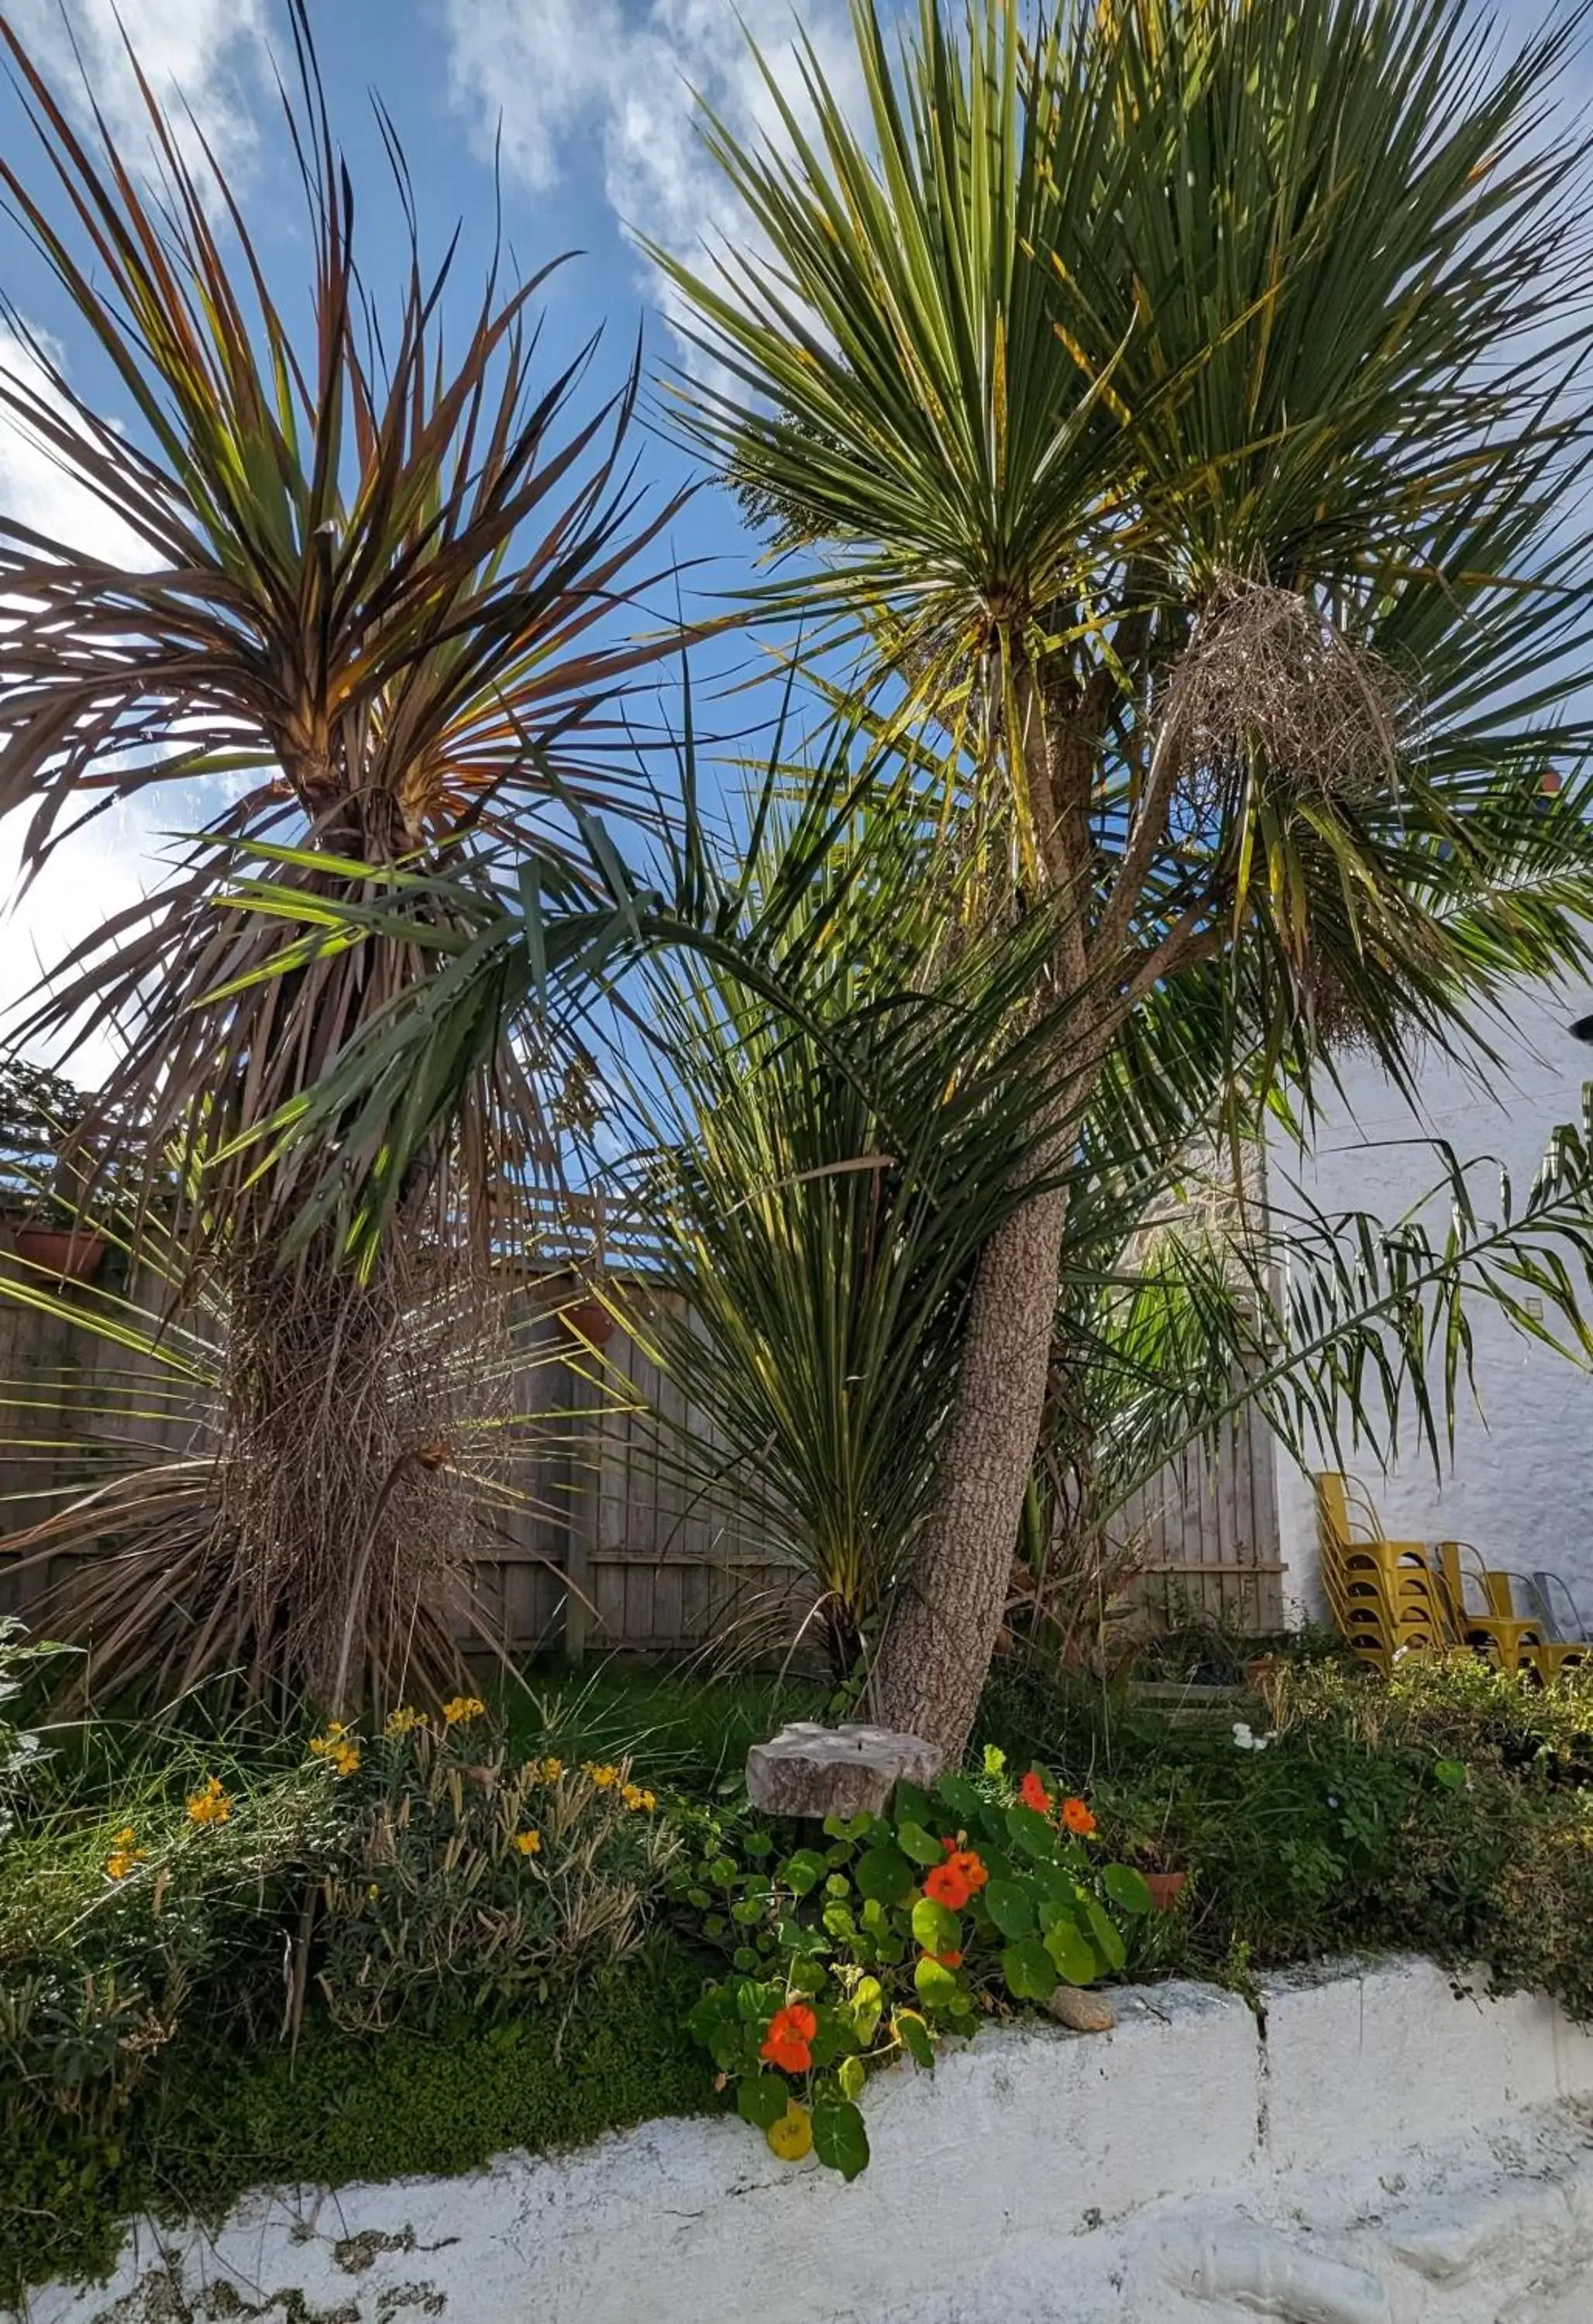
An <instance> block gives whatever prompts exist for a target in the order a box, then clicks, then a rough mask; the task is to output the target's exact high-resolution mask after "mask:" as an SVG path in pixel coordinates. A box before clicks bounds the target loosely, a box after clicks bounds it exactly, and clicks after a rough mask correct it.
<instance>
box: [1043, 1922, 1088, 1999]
mask: <svg viewBox="0 0 1593 2324" xmlns="http://www.w3.org/2000/svg"><path fill="white" fill-rule="evenodd" d="M1045 1950H1046V1952H1047V1953H1048V1954H1049V1956H1050V1958H1051V1960H1052V1961H1053V1962H1054V1963H1055V1964H1056V1968H1057V1969H1058V1971H1059V1973H1060V1975H1061V1976H1062V1977H1064V1978H1066V1979H1067V1981H1068V1983H1069V1984H1070V1985H1093V1984H1094V1983H1095V1981H1096V1978H1097V1977H1098V1975H1099V1973H1100V1972H1099V1969H1098V1966H1097V1962H1096V1957H1095V1950H1094V1948H1093V1947H1092V1946H1091V1944H1090V1942H1089V1941H1088V1938H1087V1937H1086V1936H1085V1934H1084V1932H1083V1931H1082V1929H1080V1928H1079V1926H1078V1924H1077V1923H1075V1922H1072V1921H1058V1922H1057V1923H1056V1924H1055V1926H1054V1927H1052V1928H1050V1929H1048V1930H1047V1931H1046V1932H1045ZM1055 1982H1056V1979H1055V1978H1052V1980H1051V1983H1052V1984H1053V1985H1054V1983H1055ZM1046 1989H1047V1991H1048V1992H1049V1991H1050V1987H1047V1988H1046Z"/></svg>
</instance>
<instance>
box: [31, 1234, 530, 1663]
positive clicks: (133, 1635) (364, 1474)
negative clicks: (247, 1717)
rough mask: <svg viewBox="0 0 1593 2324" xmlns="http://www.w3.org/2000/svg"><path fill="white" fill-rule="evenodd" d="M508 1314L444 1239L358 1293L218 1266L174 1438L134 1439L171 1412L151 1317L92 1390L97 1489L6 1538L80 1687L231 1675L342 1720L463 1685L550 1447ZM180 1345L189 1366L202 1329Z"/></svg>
mask: <svg viewBox="0 0 1593 2324" xmlns="http://www.w3.org/2000/svg"><path fill="white" fill-rule="evenodd" d="M517 1299H518V1300H520V1304H521V1305H522V1307H523V1304H524V1303H523V1296H522V1295H519V1294H518V1293H517V1292H516V1291H515V1289H514V1286H513V1283H512V1281H511V1279H510V1278H509V1277H507V1276H506V1275H505V1274H504V1273H503V1272H502V1271H499V1272H497V1273H492V1272H489V1271H486V1270H484V1269H483V1268H481V1267H480V1266H479V1265H478V1264H477V1262H476V1261H475V1260H473V1259H470V1258H468V1256H466V1255H464V1254H462V1253H460V1252H458V1251H457V1250H456V1251H450V1250H446V1249H444V1248H441V1247H440V1246H438V1245H436V1244H422V1245H421V1247H420V1248H419V1250H409V1249H406V1248H404V1247H403V1246H401V1245H395V1246H394V1250H392V1251H391V1253H388V1254H384V1258H383V1259H382V1261H381V1262H380V1263H379V1265H378V1266H377V1268H375V1271H374V1272H373V1273H372V1274H371V1275H370V1276H369V1277H368V1278H367V1279H366V1280H364V1281H360V1280H357V1278H356V1277H354V1276H353V1275H352V1274H350V1273H349V1272H348V1271H347V1270H345V1269H332V1268H323V1269H322V1270H321V1271H320V1272H317V1271H314V1270H307V1271H301V1273H299V1274H296V1275H287V1276H284V1275H283V1274H282V1272H280V1271H279V1270H276V1269H274V1268H272V1267H271V1266H270V1265H269V1264H267V1263H266V1262H265V1261H264V1260H263V1259H260V1258H258V1257H257V1256H256V1257H253V1258H250V1257H247V1256H240V1257H237V1258H235V1259H231V1260H229V1261H227V1263H225V1264H224V1265H221V1266H219V1267H218V1268H217V1270H216V1271H215V1274H214V1276H213V1277H212V1279H211V1282H210V1285H209V1287H208V1315H207V1336H206V1340H205V1342H204V1345H205V1350H206V1358H205V1362H204V1363H203V1364H200V1365H199V1366H195V1365H192V1364H190V1365H189V1366H188V1368H187V1372H186V1375H185V1377H184V1378H183V1379H182V1380H181V1383H180V1387H181V1398H182V1403H183V1405H184V1406H186V1410H187V1414H188V1434H189V1441H188V1443H187V1444H186V1445H185V1446H182V1447H180V1448H173V1447H172V1446H171V1445H170V1444H169V1443H168V1444H157V1443H144V1444H141V1443H139V1441H138V1438H139V1434H140V1430H139V1428H138V1426H136V1425H133V1424H134V1421H135V1419H137V1418H139V1417H142V1419H143V1420H144V1421H146V1422H147V1420H148V1419H149V1418H150V1416H151V1415H152V1413H153V1417H154V1419H155V1421H156V1422H157V1423H158V1424H161V1423H169V1422H170V1421H171V1420H172V1419H174V1418H175V1417H176V1413H177V1408H178V1407H177V1405H176V1404H175V1402H174V1401H173V1395H174V1393H175V1392H174V1391H173V1392H172V1393H171V1394H167V1393H165V1392H163V1391H162V1389H161V1388H160V1387H159V1385H158V1376H157V1380H156V1381H155V1382H153V1383H152V1379H151V1377H150V1372H151V1369H152V1367H153V1366H155V1365H156V1364H158V1359H159V1342H158V1338H157V1333H158V1332H159V1330H160V1328H161V1327H160V1325H159V1324H158V1323H156V1324H155V1325H154V1326H153V1328H152V1329H151V1331H150V1333H149V1334H148V1337H147V1340H146V1344H145V1349H144V1356H145V1362H144V1367H143V1368H141V1369H140V1368H133V1369H130V1370H129V1373H128V1376H127V1380H126V1384H125V1388H120V1389H118V1388H114V1387H113V1386H112V1385H111V1383H110V1382H108V1381H107V1382H105V1383H102V1384H101V1387H100V1389H99V1393H98V1402H99V1406H100V1409H99V1412H98V1414H97V1416H95V1417H97V1419H98V1422H99V1430H98V1439H99V1441H98V1442H97V1444H96V1446H95V1456H94V1457H95V1466H96V1467H97V1469H98V1470H99V1471H101V1472H102V1473H101V1477H100V1480H99V1481H96V1482H91V1483H88V1485H87V1486H86V1487H80V1488H79V1489H78V1490H76V1491H73V1492H70V1493H69V1494H68V1495H67V1496H66V1498H65V1499H64V1501H63V1503H62V1505H61V1506H60V1507H58V1508H54V1509H52V1510H51V1512H50V1513H49V1514H48V1515H46V1516H44V1517H41V1518H40V1519H39V1520H38V1521H37V1522H35V1523H34V1524H33V1525H32V1526H29V1527H27V1528H26V1529H25V1530H24V1531H23V1532H21V1533H19V1534H16V1535H13V1536H12V1537H11V1538H10V1539H9V1540H8V1541H6V1542H5V1544H4V1546H5V1548H6V1549H7V1550H8V1551H14V1552H20V1553H21V1554H22V1556H23V1561H24V1564H23V1571H24V1572H27V1571H28V1570H29V1569H30V1568H31V1570H32V1572H33V1574H34V1575H35V1576H36V1577H37V1578H39V1579H41V1580H42V1581H43V1582H46V1583H47V1584H48V1585H49V1586H47V1587H46V1588H45V1590H44V1592H43V1595H42V1599H41V1600H40V1601H39V1604H40V1610H39V1618H40V1619H41V1621H42V1622H44V1623H45V1625H46V1626H47V1627H48V1628H50V1629H51V1630H52V1631H53V1632H55V1633H57V1634H59V1635H60V1636H62V1637H67V1638H69V1639H71V1640H73V1641H75V1642H78V1643H80V1644H82V1645H83V1646H85V1647H87V1648H88V1657H87V1659H86V1661H85V1663H84V1664H83V1665H81V1668H80V1671H79V1674H76V1675H75V1677H74V1680H73V1683H74V1684H76V1685H77V1686H78V1687H79V1689H84V1688H88V1687H92V1688H93V1689H94V1690H95V1691H96V1692H99V1693H103V1692H105V1691H106V1690H107V1689H109V1690H111V1691H119V1690H120V1689H123V1688H128V1687H140V1686H144V1685H153V1687H154V1689H155V1690H156V1691H157V1692H158V1694H159V1695H160V1696H161V1697H162V1699H163V1700H172V1699H175V1698H176V1697H177V1696H179V1695H181V1694H182V1693H183V1692H185V1691H186V1690H188V1689H189V1688H190V1687H191V1686H193V1685H195V1684H198V1683H201V1682H202V1681H204V1680H206V1679H208V1678H212V1677H215V1676H216V1675H218V1674H232V1676H233V1678H234V1680H235V1682H236V1683H238V1684H239V1685H241V1687H242V1688H243V1690H244V1691H245V1693H246V1694H247V1695H248V1696H249V1697H251V1698H253V1699H255V1700H260V1701H268V1702H272V1703H280V1702H281V1701H282V1700H283V1699H284V1698H286V1699H292V1698H293V1697H297V1696H308V1697H309V1698H310V1699H311V1700H313V1701H317V1702H319V1703H321V1704H323V1705H329V1706H330V1707H332V1708H333V1709H339V1708H343V1709H347V1708H348V1707H350V1706H352V1705H354V1704H356V1703H358V1702H361V1701H372V1702H374V1703H375V1705H376V1706H377V1707H378V1708H380V1707H382V1706H384V1705H387V1704H391V1703H393V1702H395V1701H397V1700H398V1699H399V1698H400V1696H401V1695H403V1694H405V1693H407V1694H409V1695H411V1696H414V1697H419V1698H422V1699H424V1698H428V1697H440V1696H441V1695H444V1694H446V1693H448V1692H452V1691H454V1690H455V1689H456V1688H457V1686H458V1684H460V1683H462V1678H463V1668H462V1662H461V1639H462V1637H464V1636H465V1635H467V1634H468V1633H470V1632H471V1631H473V1630H475V1629H477V1628H486V1627H487V1626H486V1619H485V1617H484V1615H483V1613H482V1610H481V1609H479V1608H477V1606H476V1605H475V1603H474V1593H473V1573H474V1561H475V1557H476V1556H477V1554H479V1553H480V1552H481V1551H482V1550H484V1549H485V1548H486V1547H487V1546H488V1545H489V1544H490V1542H491V1541H492V1539H493V1538H494V1537H495V1535H496V1533H497V1532H498V1531H499V1529H500V1528H501V1526H502V1523H503V1519H504V1517H505V1513H508V1512H512V1511H513V1510H514V1508H516V1507H517V1506H518V1505H520V1504H521V1503H522V1502H523V1500H524V1499H525V1495H524V1492H523V1486H522V1484H521V1482H520V1478H521V1475H522V1472H523V1465H524V1463H525V1462H526V1460H527V1458H528V1456H530V1455H533V1454H534V1452H535V1451H536V1450H537V1449H538V1447H539V1446H540V1445H541V1443H542V1440H543V1437H544V1435H545V1434H547V1433H548V1432H547V1429H546V1428H545V1427H544V1425H543V1424H542V1423H541V1422H539V1420H538V1419H537V1417H536V1416H535V1415H534V1414H533V1413H528V1412H527V1411H526V1410H525V1408H524V1406H525V1404H526V1403H527V1402H528V1401H529V1399H527V1398H526V1397H524V1396H523V1379H524V1375H525V1373H526V1372H527V1370H528V1369H530V1368H532V1367H533V1366H535V1365H537V1364H539V1363H541V1362H543V1361H546V1360H548V1351H549V1350H550V1349H551V1348H552V1347H553V1346H554V1345H555V1344H556V1343H555V1342H554V1341H553V1340H552V1336H551V1332H550V1331H549V1330H548V1329H547V1328H546V1327H545V1323H546V1319H545V1318H543V1317H542V1316H541V1315H540V1314H539V1313H535V1312H533V1314H532V1315H531V1316H530V1317H527V1316H526V1314H523V1313H520V1314H512V1313H511V1307H512V1304H513V1303H514V1302H515V1301H516V1300H517ZM169 1329H170V1331H171V1350H170V1351H169V1352H170V1354H171V1360H172V1362H173V1363H179V1364H181V1362H183V1360H184V1359H185V1350H186V1351H191V1349H192V1347H193V1346H194V1345H195V1344H196V1342H195V1337H194V1333H193V1329H192V1325H191V1323H190V1325H188V1326H179V1325H178V1324H176V1323H172V1324H171V1325H170V1326H169ZM207 1368H208V1369H207ZM7 1401H8V1402H14V1401H15V1398H14V1397H9V1398H8V1399H7ZM552 1425H554V1426H556V1425H557V1416H554V1421H553V1424H552ZM163 1433H165V1434H170V1433H171V1431H170V1428H169V1427H167V1428H165V1429H164V1431H163ZM49 1449H50V1448H48V1447H43V1448H42V1450H43V1451H45V1452H48V1450H49ZM41 1569H48V1570H47V1571H44V1572H41Z"/></svg>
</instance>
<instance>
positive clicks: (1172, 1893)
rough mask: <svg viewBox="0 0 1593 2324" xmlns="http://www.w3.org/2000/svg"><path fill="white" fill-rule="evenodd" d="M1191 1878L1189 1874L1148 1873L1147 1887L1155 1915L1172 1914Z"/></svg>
mask: <svg viewBox="0 0 1593 2324" xmlns="http://www.w3.org/2000/svg"><path fill="white" fill-rule="evenodd" d="M1189 1877H1190V1876H1189V1874H1188V1873H1187V1872H1147V1873H1146V1875H1145V1886H1146V1887H1147V1888H1148V1889H1149V1890H1150V1892H1151V1910H1152V1911H1153V1913H1171V1912H1172V1908H1173V1906H1174V1905H1175V1904H1177V1902H1178V1900H1179V1898H1180V1896H1181V1895H1182V1893H1183V1885H1184V1882H1185V1881H1186V1880H1187V1879H1188V1878H1189Z"/></svg>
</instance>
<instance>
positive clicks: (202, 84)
mask: <svg viewBox="0 0 1593 2324" xmlns="http://www.w3.org/2000/svg"><path fill="white" fill-rule="evenodd" d="M267 5H268V0H65V21H64V22H63V21H62V7H61V0H9V5H8V7H7V10H6V14H7V17H8V19H9V22H10V23H11V26H12V29H13V30H14V32H16V34H17V35H18V37H19V39H20V40H21V41H22V42H23V46H24V48H25V49H26V50H27V51H28V53H29V55H30V56H31V57H32V59H33V60H34V61H35V63H37V64H38V65H39V67H40V68H41V69H42V71H43V72H44V73H45V75H46V76H47V78H49V79H50V80H51V82H52V84H53V85H54V88H55V89H56V92H57V93H58V94H59V95H60V96H61V97H64V98H65V100H66V101H67V103H68V105H69V106H70V108H71V110H72V111H73V112H74V113H75V114H76V115H78V116H79V119H80V120H85V121H87V120H88V117H89V100H90V98H92V100H93V102H94V103H95V104H97V106H98V107H99V109H100V111H101V112H102V113H103V114H104V115H105V119H106V124H107V127H108V128H109V130H110V132H111V134H112V136H113V137H114V138H116V141H117V142H118V143H122V144H125V148H126V150H127V152H128V153H129V155H130V156H135V155H137V154H140V153H143V152H147V151H148V150H149V147H150V123H149V115H148V114H147V113H146V111H145V109H144V100H143V97H141V96H140V94H139V88H138V82H137V78H136V75H135V74H134V69H133V64H132V61H131V59H130V58H129V55H128V48H129V45H131V48H132V51H133V53H134V56H136V57H137V59H138V61H139V63H140V65H141V66H142V67H143V69H144V74H145V76H146V77H147V78H148V80H149V83H150V86H151V88H153V91H154V94H155V96H156V97H158V98H159V99H160V100H161V102H162V105H163V106H164V107H165V108H166V111H167V115H168V117H169V119H170V121H171V125H172V128H173V131H174V132H175V134H176V135H177V137H178V140H179V143H180V144H181V145H182V146H183V147H184V148H185V150H186V151H187V152H188V154H189V158H190V160H197V159H198V154H197V151H196V145H195V141H194V138H193V134H192V129H191V126H190V123H189V121H188V117H187V114H188V111H191V113H192V115H193V116H194V119H195V120H196V121H197V122H198V124H199V128H200V129H201V131H202V132H203V134H204V136H205V138H206V140H207V141H208V143H209V145H210V147H211V149H212V151H213V152H214V153H215V155H216V159H217V161H218V163H219V164H220V165H221V167H222V169H223V170H224V171H226V172H227V175H229V176H230V175H232V174H233V173H234V172H236V171H240V170H242V169H244V168H245V167H246V166H247V164H248V162H249V161H250V160H251V158H252V156H253V154H254V152H255V145H256V143H257V141H258V129H257V124H256V119H255V101H256V98H257V97H258V94H259V92H260V89H261V88H262V87H263V85H264V84H263V80H262V77H261V68H262V66H263V65H264V61H265V57H266V42H265V29H266V17H267ZM533 5H534V0H533ZM74 44H75V50H76V53H74ZM185 107H186V108H187V110H185Z"/></svg>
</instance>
